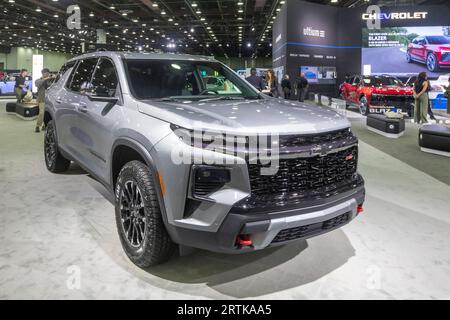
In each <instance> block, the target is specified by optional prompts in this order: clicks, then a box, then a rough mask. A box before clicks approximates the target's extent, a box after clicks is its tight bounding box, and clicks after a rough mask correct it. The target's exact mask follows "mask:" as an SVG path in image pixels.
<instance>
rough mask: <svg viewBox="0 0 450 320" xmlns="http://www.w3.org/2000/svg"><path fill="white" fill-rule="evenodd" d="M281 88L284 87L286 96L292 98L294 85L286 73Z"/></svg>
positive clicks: (287, 98)
mask: <svg viewBox="0 0 450 320" xmlns="http://www.w3.org/2000/svg"><path fill="white" fill-rule="evenodd" d="M281 89H283V93H284V98H285V99H286V100H289V99H290V98H291V92H292V85H291V80H289V75H288V74H287V75H285V76H284V79H283V81H281Z"/></svg>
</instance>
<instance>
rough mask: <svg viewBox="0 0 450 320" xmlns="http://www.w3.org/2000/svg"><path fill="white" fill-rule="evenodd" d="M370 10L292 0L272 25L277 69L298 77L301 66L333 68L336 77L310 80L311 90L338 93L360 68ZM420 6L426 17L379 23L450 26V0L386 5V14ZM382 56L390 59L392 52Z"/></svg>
mask: <svg viewBox="0 0 450 320" xmlns="http://www.w3.org/2000/svg"><path fill="white" fill-rule="evenodd" d="M366 11H367V8H365V7H362V8H353V9H350V8H342V7H334V6H330V5H320V4H315V3H310V2H304V1H300V0H288V1H287V2H286V4H285V5H284V6H283V8H282V10H281V11H280V13H279V14H278V16H277V18H276V20H275V22H274V26H273V60H274V62H273V66H274V69H276V70H280V71H281V70H282V71H283V74H286V73H287V74H289V76H290V77H291V79H295V78H296V77H298V76H299V73H300V70H301V69H300V68H301V67H307V66H312V67H323V68H324V70H328V71H331V70H332V69H330V68H333V67H334V68H336V75H337V79H336V80H335V81H322V83H321V84H315V83H312V84H311V91H314V92H318V93H323V94H327V95H331V96H337V93H338V88H339V84H340V83H342V82H343V81H344V78H345V76H346V74H355V73H361V72H362V70H361V60H362V57H361V49H362V38H363V36H362V30H363V29H364V28H367V21H366V20H364V19H363V18H362V16H363V14H364V13H366ZM419 11H420V12H427V15H426V18H425V19H403V20H402V19H395V20H389V19H384V20H382V22H381V23H382V25H381V27H382V28H385V27H402V26H409V27H411V26H448V25H450V1H449V4H448V5H441V6H415V7H405V6H398V7H389V8H387V7H383V8H382V12H383V13H387V14H389V13H392V12H406V13H408V12H410V13H414V12H419ZM379 58H380V59H389V56H380V57H379ZM449 72H450V71H449ZM279 74H280V75H281V72H280V73H279ZM331 82H334V83H331Z"/></svg>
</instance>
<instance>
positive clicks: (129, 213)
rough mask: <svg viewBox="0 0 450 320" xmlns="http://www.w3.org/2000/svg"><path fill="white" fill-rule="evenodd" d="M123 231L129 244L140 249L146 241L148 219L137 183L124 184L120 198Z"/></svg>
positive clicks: (128, 182)
mask: <svg viewBox="0 0 450 320" xmlns="http://www.w3.org/2000/svg"><path fill="white" fill-rule="evenodd" d="M119 204H120V214H121V219H122V220H121V223H122V229H123V231H124V233H125V235H126V239H127V241H128V243H129V244H130V245H131V246H132V247H135V248H139V247H140V246H141V245H142V243H143V242H144V239H145V230H146V228H147V219H146V216H145V205H144V201H143V197H142V193H141V190H140V189H139V186H138V185H137V183H136V182H135V181H127V182H125V183H124V184H123V187H122V190H121V192H120V197H119Z"/></svg>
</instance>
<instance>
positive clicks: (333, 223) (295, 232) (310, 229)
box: [272, 213, 351, 243]
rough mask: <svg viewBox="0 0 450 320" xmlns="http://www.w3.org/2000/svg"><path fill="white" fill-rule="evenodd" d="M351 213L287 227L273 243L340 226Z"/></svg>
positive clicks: (347, 220) (311, 234)
mask: <svg viewBox="0 0 450 320" xmlns="http://www.w3.org/2000/svg"><path fill="white" fill-rule="evenodd" d="M350 217H351V213H346V214H343V215H341V216H339V217H336V218H333V219H330V220H328V221H325V222H320V223H316V224H310V225H307V226H302V227H296V228H291V229H285V230H283V231H280V233H278V235H277V236H276V237H275V239H274V240H273V241H272V243H281V242H286V241H292V240H297V239H301V238H306V237H310V236H313V235H315V234H319V233H321V232H323V231H327V230H331V229H336V228H339V227H340V226H342V225H344V224H346V223H347V222H349V221H350Z"/></svg>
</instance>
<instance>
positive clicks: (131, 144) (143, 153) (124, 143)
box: [110, 138, 157, 188]
mask: <svg viewBox="0 0 450 320" xmlns="http://www.w3.org/2000/svg"><path fill="white" fill-rule="evenodd" d="M133 160H139V161H142V162H143V163H144V164H146V165H147V166H149V167H150V168H151V169H152V171H153V172H154V173H157V171H156V166H155V163H154V161H153V158H152V156H151V155H150V152H149V151H148V150H147V149H146V148H145V147H144V146H143V145H142V144H141V143H139V142H137V141H136V140H134V139H131V138H119V139H117V140H116V141H115V143H114V145H113V147H112V151H111V168H110V171H111V177H110V182H111V186H112V187H113V188H114V187H115V185H116V181H117V176H118V175H119V173H120V170H121V169H122V168H123V166H124V165H125V164H127V163H128V162H130V161H133Z"/></svg>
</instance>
